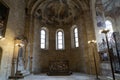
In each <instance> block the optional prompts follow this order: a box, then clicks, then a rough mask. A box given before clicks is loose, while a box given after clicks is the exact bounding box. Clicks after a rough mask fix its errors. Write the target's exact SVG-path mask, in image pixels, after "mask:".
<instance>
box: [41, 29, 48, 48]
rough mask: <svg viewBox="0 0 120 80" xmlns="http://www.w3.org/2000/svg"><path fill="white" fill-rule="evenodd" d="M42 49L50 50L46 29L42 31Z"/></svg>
mask: <svg viewBox="0 0 120 80" xmlns="http://www.w3.org/2000/svg"><path fill="white" fill-rule="evenodd" d="M40 48H41V49H47V48H48V30H47V29H46V28H42V29H41V31H40Z"/></svg>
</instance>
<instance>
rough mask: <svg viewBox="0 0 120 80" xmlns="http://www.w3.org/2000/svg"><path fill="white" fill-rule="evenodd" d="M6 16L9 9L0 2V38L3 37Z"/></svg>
mask: <svg viewBox="0 0 120 80" xmlns="http://www.w3.org/2000/svg"><path fill="white" fill-rule="evenodd" d="M8 14H9V7H8V6H7V5H6V4H5V3H3V2H2V1H1V2H0V38H3V37H5V32H6V26H7V20H8Z"/></svg>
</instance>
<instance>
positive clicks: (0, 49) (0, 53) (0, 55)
mask: <svg viewBox="0 0 120 80" xmlns="http://www.w3.org/2000/svg"><path fill="white" fill-rule="evenodd" d="M1 60H2V48H1V47H0V67H1Z"/></svg>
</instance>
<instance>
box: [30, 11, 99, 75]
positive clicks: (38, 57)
mask: <svg viewBox="0 0 120 80" xmlns="http://www.w3.org/2000/svg"><path fill="white" fill-rule="evenodd" d="M91 16H92V15H91V12H90V11H89V10H88V11H85V12H84V14H83V15H81V17H80V19H79V20H78V21H76V22H75V24H69V25H62V26H56V25H47V26H45V25H41V23H40V21H39V19H38V18H36V17H35V18H34V38H33V60H32V63H33V64H32V70H33V73H35V74H40V73H42V72H48V70H49V61H50V60H68V61H69V66H70V70H71V71H73V72H83V73H91V74H94V73H95V69H94V68H95V67H94V65H93V64H94V61H93V56H92V54H93V52H88V50H89V47H88V40H93V39H95V35H94V27H93V21H92V17H91ZM73 25H77V26H78V30H79V45H80V46H79V47H78V48H72V46H71V31H70V30H71V27H72V26H73ZM42 26H45V27H47V28H48V30H49V48H48V50H41V49H40V29H41V27H42ZM59 28H61V29H63V30H64V37H65V50H56V44H55V43H56V38H55V36H56V30H57V29H59ZM95 49H96V48H95ZM95 53H96V52H95ZM96 56H98V55H96ZM97 61H99V58H97ZM90 66H91V67H92V69H91V70H90ZM90 71H91V72H90Z"/></svg>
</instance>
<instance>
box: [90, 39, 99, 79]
mask: <svg viewBox="0 0 120 80" xmlns="http://www.w3.org/2000/svg"><path fill="white" fill-rule="evenodd" d="M96 42H97V41H96V40H89V41H88V44H90V45H91V47H92V51H93V59H94V64H95V65H94V66H95V73H96V80H99V77H98V70H97V61H96V56H95V51H94V49H95V43H96Z"/></svg>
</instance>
